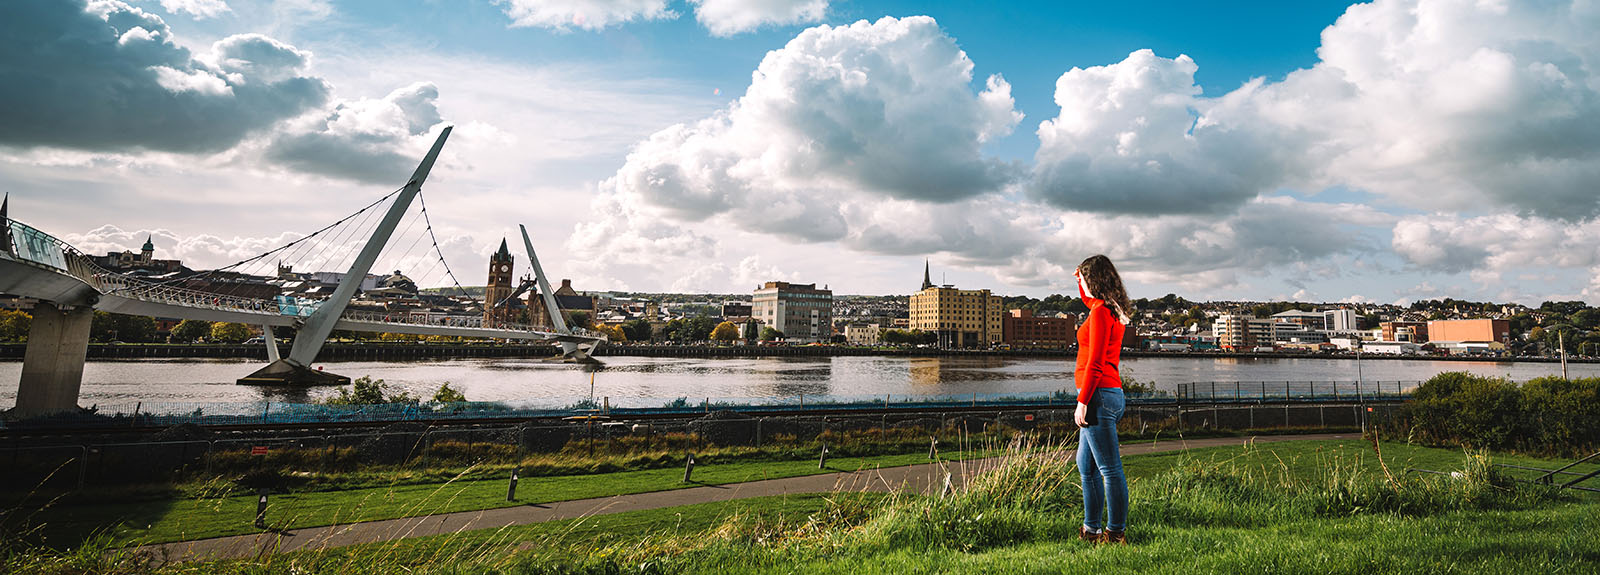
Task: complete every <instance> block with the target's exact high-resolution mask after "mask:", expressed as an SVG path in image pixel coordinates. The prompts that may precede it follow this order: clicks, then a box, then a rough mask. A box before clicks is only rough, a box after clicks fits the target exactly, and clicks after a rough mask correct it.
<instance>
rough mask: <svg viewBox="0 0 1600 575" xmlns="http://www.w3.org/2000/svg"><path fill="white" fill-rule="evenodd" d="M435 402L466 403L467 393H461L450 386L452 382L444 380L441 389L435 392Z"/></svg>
mask: <svg viewBox="0 0 1600 575" xmlns="http://www.w3.org/2000/svg"><path fill="white" fill-rule="evenodd" d="M433 402H434V403H466V402H467V395H466V394H464V393H461V392H460V391H456V389H455V388H453V387H450V382H448V381H446V382H444V385H441V386H439V391H435V392H433Z"/></svg>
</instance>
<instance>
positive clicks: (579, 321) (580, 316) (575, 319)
mask: <svg viewBox="0 0 1600 575" xmlns="http://www.w3.org/2000/svg"><path fill="white" fill-rule="evenodd" d="M567 323H569V324H572V325H589V312H586V311H575V312H572V317H571V318H569V319H568V320H567Z"/></svg>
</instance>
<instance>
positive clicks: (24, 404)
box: [12, 302, 94, 416]
mask: <svg viewBox="0 0 1600 575" xmlns="http://www.w3.org/2000/svg"><path fill="white" fill-rule="evenodd" d="M93 322H94V310H93V309H91V308H89V307H86V306H79V307H73V308H69V309H67V310H62V309H60V308H58V307H56V305H55V304H52V303H45V302H40V303H39V304H38V305H36V306H34V308H33V326H32V328H30V329H29V331H28V349H27V351H26V352H25V353H24V355H23V357H22V382H21V383H20V384H18V386H17V407H16V409H14V410H12V414H13V415H22V416H32V415H44V414H49V413H55V412H60V411H71V410H74V409H77V408H78V389H79V387H81V386H82V385H83V361H84V358H85V357H86V356H87V355H88V354H89V326H90V324H92V323H93Z"/></svg>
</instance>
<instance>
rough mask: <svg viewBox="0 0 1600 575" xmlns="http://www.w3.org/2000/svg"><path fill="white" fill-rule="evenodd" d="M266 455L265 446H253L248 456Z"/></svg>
mask: <svg viewBox="0 0 1600 575" xmlns="http://www.w3.org/2000/svg"><path fill="white" fill-rule="evenodd" d="M266 454H267V446H265V445H254V446H251V447H250V455H266Z"/></svg>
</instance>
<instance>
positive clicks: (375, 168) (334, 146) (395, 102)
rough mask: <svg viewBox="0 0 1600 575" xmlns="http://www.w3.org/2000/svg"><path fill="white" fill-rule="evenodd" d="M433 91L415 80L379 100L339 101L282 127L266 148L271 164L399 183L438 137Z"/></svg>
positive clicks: (436, 93)
mask: <svg viewBox="0 0 1600 575" xmlns="http://www.w3.org/2000/svg"><path fill="white" fill-rule="evenodd" d="M438 98H439V89H438V88H437V87H435V86H434V85H433V84H431V83H427V82H418V83H415V84H412V85H410V86H405V87H402V88H398V89H396V90H394V91H393V92H390V93H389V95H388V96H385V97H383V98H381V99H367V98H363V99H360V100H355V101H350V102H340V103H338V104H337V105H335V106H334V108H333V109H332V110H331V111H329V112H328V113H327V114H326V115H324V116H322V117H317V118H307V119H306V120H305V121H303V122H297V123H295V124H293V125H291V126H290V127H288V128H286V129H285V130H284V131H283V133H281V134H279V135H278V136H277V137H276V138H274V139H273V140H272V141H271V143H270V144H268V146H267V148H266V151H265V155H266V158H267V159H268V160H270V161H272V162H273V163H276V164H279V165H282V166H285V167H288V168H291V169H295V170H302V171H307V172H312V173H318V174H325V175H330V176H335V177H342V178H348V179H353V180H362V181H372V182H402V181H403V180H404V178H405V177H406V174H409V173H410V168H411V167H413V166H415V165H416V162H417V160H418V159H419V158H421V157H422V153H423V152H425V151H426V150H427V149H428V146H429V145H430V144H431V143H432V142H433V140H434V139H435V138H437V137H438V130H439V129H441V128H442V127H443V126H442V123H443V120H442V118H441V117H440V115H439V108H438V106H437V104H436V101H437V100H438Z"/></svg>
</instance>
